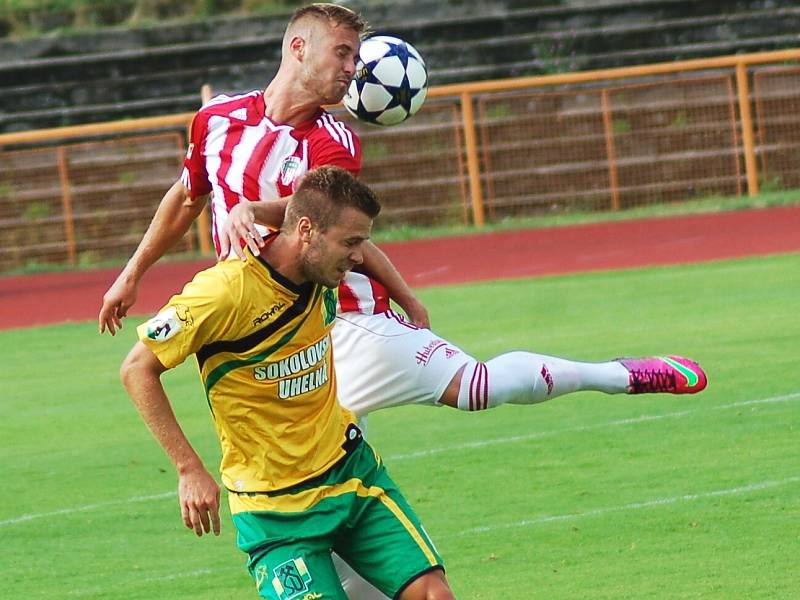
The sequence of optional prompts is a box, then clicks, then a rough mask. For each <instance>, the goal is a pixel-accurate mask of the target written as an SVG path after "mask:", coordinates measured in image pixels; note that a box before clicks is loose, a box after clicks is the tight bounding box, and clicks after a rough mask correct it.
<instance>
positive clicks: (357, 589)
mask: <svg viewBox="0 0 800 600" xmlns="http://www.w3.org/2000/svg"><path fill="white" fill-rule="evenodd" d="M332 558H333V566H334V567H335V568H336V573H337V574H338V575H339V581H340V582H341V584H342V587H343V588H344V591H345V593H346V594H347V597H348V598H350V600H390V599H389V596H387V595H386V594H384V593H383V592H382V591H380V590H379V589H378V588H376V587H375V586H374V585H372V584H371V583H370V582H369V581H367V580H366V579H364V578H363V577H361V575H359V574H358V573H356V572H355V570H354V569H353V567H351V566H350V565H348V564H347V563H346V562H344V560H342V558H341V557H340V556H339V555H338V554H336V553H335V552H334V553H333V555H332Z"/></svg>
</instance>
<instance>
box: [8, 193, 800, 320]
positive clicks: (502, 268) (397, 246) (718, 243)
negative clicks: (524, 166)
mask: <svg viewBox="0 0 800 600" xmlns="http://www.w3.org/2000/svg"><path fill="white" fill-rule="evenodd" d="M381 247H382V248H383V249H384V251H385V252H386V253H387V254H388V255H389V256H390V257H391V259H392V261H393V262H394V263H395V265H396V266H397V268H398V269H399V270H400V272H401V273H402V274H403V275H404V276H405V277H406V279H407V280H408V282H409V283H410V284H411V285H412V286H413V287H424V286H430V285H441V284H453V283H464V282H470V281H486V280H492V279H508V278H517V277H535V276H541V275H554V274H561V273H576V272H583V271H598V270H609V269H625V268H633V267H643V266H651V265H672V264H682V263H687V262H704V261H710V260H721V259H728V258H739V257H744V256H762V255H770V254H782V253H789V252H800V206H791V207H780V208H769V209H757V210H743V211H736V212H727V213H715V214H705V215H686V216H681V217H669V218H655V219H646V220H640V221H620V222H615V223H597V224H590V225H578V226H569V227H553V228H548V229H536V230H521V231H510V232H500V233H485V234H476V235H469V236H458V237H447V238H436V239H430V240H417V241H413V242H403V243H387V244H382V245H381ZM211 264H212V263H211V261H191V262H165V263H163V264H158V265H156V266H155V267H154V268H153V269H151V271H150V272H149V273H148V274H147V275H146V276H145V278H144V280H143V282H142V285H141V286H140V293H139V299H138V302H137V303H136V305H135V306H134V310H133V311H132V312H134V313H136V314H148V313H152V312H154V311H155V310H157V309H158V308H159V307H160V306H161V305H162V304H164V303H165V301H166V300H167V298H169V296H170V295H171V294H173V293H175V292H177V291H179V290H180V289H181V288H182V287H183V284H184V283H186V282H187V281H189V280H190V279H191V278H192V276H193V275H194V273H196V272H197V271H198V270H200V269H203V268H205V267H207V266H210V265H211ZM117 272H118V270H117V269H111V270H95V271H80V272H71V273H49V274H44V275H22V276H14V277H2V278H0V329H8V328H13V327H28V326H31V325H44V324H48V323H57V322H62V321H71V320H75V321H84V320H92V319H96V318H97V312H98V310H99V309H100V305H101V303H102V297H103V294H104V293H105V291H106V289H107V288H108V286H109V285H110V284H111V282H112V281H113V280H114V277H115V276H116V274H117Z"/></svg>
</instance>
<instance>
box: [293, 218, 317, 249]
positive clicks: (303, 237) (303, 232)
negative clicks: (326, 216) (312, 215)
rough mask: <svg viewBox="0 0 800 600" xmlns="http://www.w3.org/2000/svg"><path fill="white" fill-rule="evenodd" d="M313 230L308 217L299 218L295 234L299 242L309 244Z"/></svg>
mask: <svg viewBox="0 0 800 600" xmlns="http://www.w3.org/2000/svg"><path fill="white" fill-rule="evenodd" d="M314 229H315V228H314V223H312V222H311V219H309V218H308V217H300V220H299V221H297V234H298V236H299V237H300V241H301V242H303V243H305V244H308V243H309V242H311V238H313V237H314Z"/></svg>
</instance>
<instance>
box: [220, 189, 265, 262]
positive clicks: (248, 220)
mask: <svg viewBox="0 0 800 600" xmlns="http://www.w3.org/2000/svg"><path fill="white" fill-rule="evenodd" d="M241 240H245V242H246V243H247V247H248V248H250V251H251V252H252V253H253V254H259V253H260V252H261V248H263V247H264V240H263V239H262V237H261V234H259V233H258V231H257V230H256V211H255V209H254V208H253V206H252V205H251V203H250V202H248V201H246V200H243V201H242V202H239V204H237V205H236V206H234V207H233V208H232V209H231V211H230V212H229V213H228V219H227V220H226V221H225V225H224V226H223V228H222V231H221V232H220V236H219V246H220V252H219V260H225V259H226V258H228V255H229V254H230V252H231V250H233V251H234V253H236V256H238V257H239V258H240V259H242V260H246V257H245V254H244V250H242V243H241Z"/></svg>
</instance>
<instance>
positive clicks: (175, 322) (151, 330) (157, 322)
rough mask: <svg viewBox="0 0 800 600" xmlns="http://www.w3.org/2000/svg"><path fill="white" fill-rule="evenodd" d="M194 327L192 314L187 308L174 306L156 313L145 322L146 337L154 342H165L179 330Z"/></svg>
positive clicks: (180, 305)
mask: <svg viewBox="0 0 800 600" xmlns="http://www.w3.org/2000/svg"><path fill="white" fill-rule="evenodd" d="M192 325H194V319H193V318H192V313H191V312H190V311H189V308H188V307H187V306H184V305H183V304H176V305H174V306H170V307H169V308H167V309H166V310H164V311H161V312H160V313H158V314H157V315H156V316H155V317H153V318H152V319H150V320H149V321H148V322H147V337H149V338H150V339H151V340H155V341H156V342H165V341H167V340H168V339H170V338H171V337H174V336H175V335H176V334H177V333H178V332H179V331H180V330H181V329H184V328H187V329H188V328H190V327H191V326H192Z"/></svg>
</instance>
